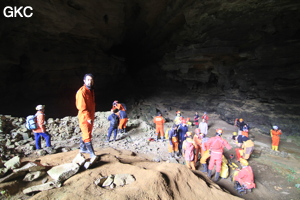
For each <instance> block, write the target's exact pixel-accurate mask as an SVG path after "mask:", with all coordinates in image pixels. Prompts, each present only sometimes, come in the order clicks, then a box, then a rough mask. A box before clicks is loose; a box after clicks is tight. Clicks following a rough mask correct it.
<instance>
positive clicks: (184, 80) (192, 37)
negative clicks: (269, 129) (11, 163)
mask: <svg viewBox="0 0 300 200" xmlns="http://www.w3.org/2000/svg"><path fill="white" fill-rule="evenodd" d="M0 5H1V10H2V11H3V10H4V8H5V7H6V6H12V7H13V6H15V7H17V8H19V7H20V6H23V7H25V6H30V7H31V8H32V11H30V12H32V13H33V15H32V16H31V17H29V18H27V17H24V16H23V17H18V16H17V17H10V18H7V17H5V16H4V12H2V14H1V19H0V20H1V23H0V30H1V32H0V34H1V38H0V44H1V49H0V66H1V69H0V70H1V74H0V82H1V87H0V91H1V92H2V93H3V94H6V95H5V96H4V97H3V98H2V100H1V101H2V102H16V104H17V103H18V99H23V100H24V101H25V100H26V102H28V101H30V100H31V99H32V97H36V98H35V100H33V101H32V104H33V105H34V104H36V103H37V102H39V101H41V100H45V99H49V100H51V101H55V100H54V99H57V97H60V96H63V95H65V96H67V98H65V99H64V98H60V99H61V100H60V103H62V104H64V105H67V104H73V101H74V100H73V96H74V91H76V90H77V89H78V88H79V87H80V85H81V84H82V76H83V74H84V73H87V72H93V73H94V74H96V75H97V77H98V80H97V84H98V88H102V89H104V88H107V87H110V86H112V85H117V84H118V83H119V82H120V81H121V82H122V81H124V84H125V85H126V86H127V87H131V86H133V85H138V84H143V83H145V84H147V83H148V86H149V85H151V84H149V83H150V82H155V83H160V82H161V81H162V80H164V81H165V82H166V83H167V84H170V85H172V84H176V83H181V84H182V85H185V86H186V87H187V88H189V89H191V90H194V91H196V92H199V93H209V92H208V89H209V91H211V92H212V93H214V92H215V94H220V93H221V94H222V95H223V96H225V97H227V98H228V96H229V95H230V97H233V96H235V97H236V98H237V99H240V100H243V99H256V100H258V101H259V102H263V103H274V102H275V103H279V104H285V105H287V104H288V105H289V106H292V108H290V110H291V112H293V114H296V115H298V114H300V109H299V105H298V102H299V100H300V95H299V92H300V87H299V83H300V77H299V74H300V67H299V62H300V56H299V53H300V52H299V51H300V48H299V45H300V14H299V13H300V12H299V9H300V2H299V1H296V0H270V1H258V0H249V1H241V0H213V1H211V0H147V1H145V0H126V1H125V0H111V1H103V0H98V1H96V0H90V1H86V0H57V1H55V0H43V1H41V0H2V1H1V2H0ZM145 74H147V75H145ZM12 77H13V81H12ZM124 77H126V78H124ZM137 77H138V78H137ZM140 77H143V80H142V81H141V78H140ZM125 79H126V81H125ZM136 81H138V82H139V83H138V84H137V83H136ZM121 94H122V92H121V93H120V95H121ZM113 95H114V93H113V92H111V94H110V97H111V98H113ZM108 96H109V95H108ZM109 101H110V100H109ZM4 107H6V106H2V108H1V109H3V110H5V109H4ZM72 114H73V113H72Z"/></svg>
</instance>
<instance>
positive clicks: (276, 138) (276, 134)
mask: <svg viewBox="0 0 300 200" xmlns="http://www.w3.org/2000/svg"><path fill="white" fill-rule="evenodd" d="M270 133H271V136H272V150H275V151H278V146H279V142H280V137H279V136H280V135H281V134H282V132H281V130H279V129H278V130H274V129H271V130H270Z"/></svg>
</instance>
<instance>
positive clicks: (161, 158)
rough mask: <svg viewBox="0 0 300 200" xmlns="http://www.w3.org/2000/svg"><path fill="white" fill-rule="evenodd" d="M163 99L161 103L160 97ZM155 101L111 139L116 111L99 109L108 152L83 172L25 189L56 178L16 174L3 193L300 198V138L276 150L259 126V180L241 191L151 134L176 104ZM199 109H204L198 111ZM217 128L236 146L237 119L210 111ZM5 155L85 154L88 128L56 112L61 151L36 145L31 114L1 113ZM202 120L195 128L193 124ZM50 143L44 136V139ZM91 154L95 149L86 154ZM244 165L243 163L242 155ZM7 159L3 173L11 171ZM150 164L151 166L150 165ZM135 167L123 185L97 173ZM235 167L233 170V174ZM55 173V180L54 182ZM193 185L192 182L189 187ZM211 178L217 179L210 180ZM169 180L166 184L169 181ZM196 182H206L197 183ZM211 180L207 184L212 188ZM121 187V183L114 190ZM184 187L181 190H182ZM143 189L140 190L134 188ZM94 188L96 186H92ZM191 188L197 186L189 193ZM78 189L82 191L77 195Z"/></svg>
mask: <svg viewBox="0 0 300 200" xmlns="http://www.w3.org/2000/svg"><path fill="white" fill-rule="evenodd" d="M155 102H156V103H155ZM157 102H158V101H156V100H155V99H154V100H153V101H148V102H141V103H139V104H137V105H135V107H134V108H129V110H130V112H129V117H130V119H129V122H128V128H127V132H126V133H120V134H118V139H117V141H115V142H110V143H105V142H104V141H105V139H106V133H107V128H108V125H109V124H108V122H107V120H106V118H107V116H108V115H109V114H110V112H97V113H96V116H97V117H96V120H95V127H94V133H93V144H94V148H95V151H96V154H97V155H99V156H100V159H99V160H98V161H96V163H95V164H94V165H93V167H91V168H90V169H87V170H82V169H81V170H80V171H79V172H78V173H77V174H76V175H74V176H72V177H71V178H70V179H68V180H66V181H65V182H63V184H62V185H61V187H59V188H55V189H51V190H46V191H42V192H38V193H37V192H34V193H31V194H24V193H23V190H24V189H26V188H28V187H30V186H33V185H38V184H41V183H42V182H47V180H49V181H50V180H51V177H49V175H47V174H44V175H43V176H41V177H40V178H38V179H37V180H33V181H29V182H24V181H22V179H20V177H19V178H15V179H11V180H9V181H3V182H2V183H0V191H1V194H2V197H3V198H7V197H10V198H11V199H28V198H32V199H46V198H47V199H72V198H73V199H74V198H77V197H78V196H80V195H82V194H85V196H81V198H82V199H87V198H96V197H97V198H101V199H107V198H109V199H126V198H131V199H187V198H189V199H196V198H199V197H202V198H207V199H234V197H233V196H231V195H229V194H228V193H226V192H225V193H224V191H228V192H230V193H231V194H233V195H235V196H239V197H241V198H244V199H249V200H254V199H298V198H299V195H300V189H299V184H300V171H299V169H300V168H299V159H300V152H299V146H298V145H297V140H295V139H291V138H287V137H283V138H282V142H281V144H280V147H279V150H280V152H275V151H272V150H270V146H271V138H270V137H269V136H268V135H264V134H261V131H260V130H256V129H251V130H250V138H251V139H252V140H254V142H255V152H254V153H253V156H252V157H251V159H250V165H251V166H252V168H253V170H254V174H255V182H256V185H257V188H256V189H254V190H253V192H252V193H248V194H243V195H240V194H238V193H237V192H236V191H235V190H234V189H233V183H232V182H231V181H230V177H228V178H227V179H221V180H220V181H218V182H217V184H214V183H213V182H212V181H210V180H208V179H207V177H206V173H202V172H200V170H201V166H199V163H198V164H197V170H196V171H191V170H189V169H187V168H186V167H185V166H184V159H183V158H179V159H174V158H170V157H169V154H168V152H167V145H168V142H167V141H164V142H163V141H159V142H155V141H149V139H150V138H154V136H155V131H154V127H153V124H152V123H151V121H152V116H154V115H155V113H156V111H157V110H160V111H162V113H163V114H164V116H165V118H166V119H167V123H166V125H165V129H167V128H168V127H170V126H171V125H172V119H173V117H174V112H175V111H174V110H170V108H166V107H164V104H160V103H157ZM181 111H182V112H183V115H184V116H185V117H191V118H192V117H193V115H194V112H192V111H189V110H181ZM198 112H199V111H198ZM209 115H210V120H209V133H208V136H209V137H212V136H214V132H215V129H216V128H222V129H223V130H224V134H223V137H224V138H225V139H227V140H228V141H229V143H230V144H231V145H232V146H233V147H235V144H234V141H233V140H232V139H231V136H232V132H233V131H236V127H234V126H233V125H231V124H228V123H226V122H225V121H223V120H221V119H220V116H219V115H218V114H217V113H209ZM1 119H2V120H1V128H2V129H1V130H2V132H1V135H0V136H1V144H2V145H1V158H2V161H3V162H2V163H3V164H5V163H6V162H7V161H8V160H9V159H11V158H14V157H15V156H19V157H21V165H24V164H25V163H29V162H38V163H39V164H41V165H43V166H46V167H47V169H49V168H51V167H54V166H58V165H61V164H65V163H69V162H72V160H73V159H74V158H75V157H76V155H77V154H78V147H79V137H80V130H79V128H78V122H77V118H76V117H65V118H62V119H48V120H47V128H48V130H49V132H50V133H51V135H52V136H53V138H52V144H53V146H54V149H55V151H56V153H54V154H48V153H47V151H45V150H39V151H35V150H34V141H33V139H32V135H30V133H29V132H28V131H26V129H25V127H23V125H24V120H25V119H24V118H17V117H11V116H1ZM194 129H195V127H194V126H190V127H189V130H191V131H193V130H194ZM43 144H44V142H43ZM231 153H234V149H231V150H229V151H228V150H225V156H227V158H228V155H229V154H231ZM85 156H86V158H87V159H88V158H89V155H85ZM235 163H236V164H237V165H239V163H237V162H235ZM3 164H2V167H3V168H2V170H1V172H2V174H1V177H2V178H1V180H3V179H4V178H5V177H6V176H8V174H9V173H10V171H9V170H5V167H4V166H3ZM146 169H147V170H146ZM120 173H129V174H133V175H134V176H135V179H136V182H135V183H132V184H131V185H128V186H127V185H126V186H124V187H120V188H117V189H108V190H107V189H103V188H102V187H99V186H97V185H95V184H93V181H95V180H98V179H99V177H103V176H109V175H111V174H120ZM232 173H233V170H230V175H231V174H232ZM49 181H48V182H49ZM187 185H188V187H187ZM207 186H209V187H207ZM162 188H164V190H163V189H162ZM194 188H201V190H199V189H194ZM206 188H207V190H206ZM113 190H115V191H113ZM176 191H179V192H176ZM130 192H135V193H136V195H130V194H129V193H130ZM86 193H88V194H86ZM184 194H189V195H191V194H193V195H191V196H185V195H184ZM76 195H77V196H76Z"/></svg>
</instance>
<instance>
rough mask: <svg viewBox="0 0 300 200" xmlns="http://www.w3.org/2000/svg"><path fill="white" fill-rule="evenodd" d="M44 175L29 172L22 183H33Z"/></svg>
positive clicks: (40, 172)
mask: <svg viewBox="0 0 300 200" xmlns="http://www.w3.org/2000/svg"><path fill="white" fill-rule="evenodd" d="M45 174H46V172H45V171H36V172H29V173H28V174H26V176H25V177H24V179H23V181H26V182H29V181H33V180H36V179H38V178H40V177H42V176H44V175H45Z"/></svg>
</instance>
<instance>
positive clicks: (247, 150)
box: [242, 140, 254, 160]
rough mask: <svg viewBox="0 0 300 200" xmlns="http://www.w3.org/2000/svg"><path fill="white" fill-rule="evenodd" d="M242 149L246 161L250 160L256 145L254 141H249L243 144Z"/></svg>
mask: <svg viewBox="0 0 300 200" xmlns="http://www.w3.org/2000/svg"><path fill="white" fill-rule="evenodd" d="M242 148H243V155H242V157H243V158H244V159H246V160H247V159H249V158H250V156H251V154H252V152H253V150H254V143H253V141H252V140H247V141H245V142H243V146H242Z"/></svg>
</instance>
